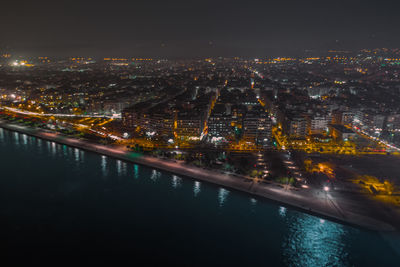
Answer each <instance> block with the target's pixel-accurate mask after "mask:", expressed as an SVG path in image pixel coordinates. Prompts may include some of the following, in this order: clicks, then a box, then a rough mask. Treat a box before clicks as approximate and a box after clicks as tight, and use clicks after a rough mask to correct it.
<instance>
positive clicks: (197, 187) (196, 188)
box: [193, 181, 201, 197]
mask: <svg viewBox="0 0 400 267" xmlns="http://www.w3.org/2000/svg"><path fill="white" fill-rule="evenodd" d="M200 185H201V184H200V182H199V181H195V182H194V186H193V193H194V196H195V197H197V195H198V194H199V193H200V191H201V189H200Z"/></svg>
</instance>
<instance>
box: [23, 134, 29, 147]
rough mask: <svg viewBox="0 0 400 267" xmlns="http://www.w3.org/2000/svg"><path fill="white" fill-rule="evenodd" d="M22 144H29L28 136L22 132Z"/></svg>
mask: <svg viewBox="0 0 400 267" xmlns="http://www.w3.org/2000/svg"><path fill="white" fill-rule="evenodd" d="M22 144H23V145H27V144H28V136H27V135H26V134H22Z"/></svg>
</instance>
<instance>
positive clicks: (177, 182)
mask: <svg viewBox="0 0 400 267" xmlns="http://www.w3.org/2000/svg"><path fill="white" fill-rule="evenodd" d="M181 186H182V178H181V177H179V176H177V175H172V187H173V188H175V189H176V188H178V187H181Z"/></svg>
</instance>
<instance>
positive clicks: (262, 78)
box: [0, 49, 400, 147]
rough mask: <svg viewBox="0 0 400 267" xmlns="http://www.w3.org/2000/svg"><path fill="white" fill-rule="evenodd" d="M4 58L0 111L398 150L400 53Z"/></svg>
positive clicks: (142, 134) (180, 137)
mask: <svg viewBox="0 0 400 267" xmlns="http://www.w3.org/2000/svg"><path fill="white" fill-rule="evenodd" d="M2 55H3V56H2V57H1V58H0V70H1V71H0V102H1V104H2V105H5V106H7V105H8V106H13V107H16V108H20V109H24V110H29V111H31V112H38V113H61V114H87V115H100V116H114V117H115V118H118V117H120V118H121V124H120V131H121V133H124V134H125V136H130V137H132V138H147V139H149V140H152V141H154V142H156V141H159V142H163V143H168V142H176V141H180V142H206V143H212V144H214V145H229V144H230V143H238V142H244V143H248V144H254V145H258V146H266V147H268V146H270V145H271V144H272V143H273V142H274V140H273V139H274V138H273V137H274V131H275V129H276V128H278V129H279V131H280V132H281V133H282V134H283V135H284V136H285V138H287V139H291V140H309V139H310V137H311V138H313V140H319V141H320V142H326V141H327V140H328V139H334V140H337V141H346V140H349V139H352V138H354V137H355V134H354V132H352V130H350V129H353V130H355V129H359V130H360V131H363V132H365V133H366V134H368V135H369V136H372V137H376V138H380V139H383V140H387V141H389V142H392V143H397V144H399V143H400V106H399V105H398V103H399V102H400V51H399V50H389V49H376V50H362V51H357V52H355V53H353V52H349V51H328V52H326V53H325V54H324V55H306V56H304V57H299V58H273V59H240V58H207V59H192V60H161V59H149V58H144V59H142V58H136V57H133V58H132V57H131V58H113V57H106V58H101V59H95V58H90V57H72V58H68V59H55V58H49V57H45V56H42V57H38V58H34V59H25V58H16V57H14V56H13V55H10V54H9V53H2ZM171 140H172V141H171ZM301 142H302V141H301Z"/></svg>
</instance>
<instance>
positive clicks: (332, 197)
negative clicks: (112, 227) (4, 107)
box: [0, 121, 399, 231]
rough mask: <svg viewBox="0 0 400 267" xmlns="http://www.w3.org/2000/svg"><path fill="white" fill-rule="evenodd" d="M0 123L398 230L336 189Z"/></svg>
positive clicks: (340, 217) (310, 209) (326, 214)
mask: <svg viewBox="0 0 400 267" xmlns="http://www.w3.org/2000/svg"><path fill="white" fill-rule="evenodd" d="M0 127H1V128H4V129H8V130H11V131H16V132H20V133H24V134H27V135H31V136H35V137H38V138H42V139H46V140H49V141H53V142H56V143H60V144H64V145H68V146H72V147H77V148H81V149H84V150H87V151H91V152H95V153H100V154H104V155H107V156H110V157H114V158H117V159H120V160H124V161H129V162H133V163H136V164H141V165H145V166H148V167H151V168H155V169H158V170H161V171H167V172H171V173H174V174H178V175H182V176H186V177H190V178H193V179H198V180H201V181H206V182H209V183H213V184H217V185H220V186H224V187H227V188H231V189H235V190H238V191H242V192H245V193H249V194H252V195H255V196H258V197H263V198H267V199H270V200H273V201H277V202H281V203H284V204H286V205H289V206H292V207H295V208H298V209H301V210H303V211H305V212H307V213H312V214H316V215H319V216H322V217H326V218H328V219H331V220H334V221H339V222H343V223H348V224H351V225H355V226H360V227H363V228H367V229H370V230H377V231H398V230H399V225H398V224H396V222H392V221H390V220H389V219H390V218H386V216H384V215H382V218H381V217H379V216H381V215H378V216H377V215H376V214H381V213H377V212H376V211H371V209H372V208H371V207H370V206H369V205H368V204H365V203H363V202H359V201H357V200H356V198H353V197H352V196H348V195H343V194H340V193H337V192H328V193H327V192H323V191H321V190H314V189H299V190H290V189H283V188H281V187H279V186H277V185H275V184H266V183H255V182H252V181H249V180H248V179H245V178H244V177H235V176H232V175H229V174H224V173H219V172H217V171H212V170H208V169H202V168H198V167H195V166H190V165H187V164H184V163H181V162H174V161H170V160H163V159H159V158H155V157H151V156H145V155H142V154H139V153H135V152H131V151H129V150H127V149H126V148H125V147H123V146H106V145H100V144H96V143H92V142H88V141H85V140H81V139H77V138H71V137H68V136H65V135H62V134H58V133H55V132H51V131H47V130H42V129H33V128H29V127H25V126H22V125H18V124H12V123H9V122H5V121H0ZM362 203H363V204H362ZM349 207H350V208H349Z"/></svg>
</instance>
